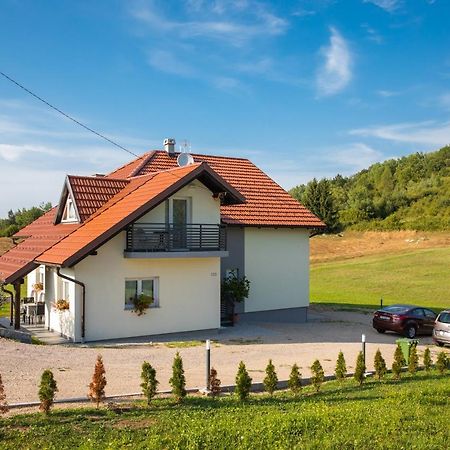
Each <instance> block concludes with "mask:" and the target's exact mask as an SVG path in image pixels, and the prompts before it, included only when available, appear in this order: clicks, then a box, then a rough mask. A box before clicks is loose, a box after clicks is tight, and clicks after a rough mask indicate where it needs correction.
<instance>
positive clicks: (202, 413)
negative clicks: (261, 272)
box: [0, 373, 450, 450]
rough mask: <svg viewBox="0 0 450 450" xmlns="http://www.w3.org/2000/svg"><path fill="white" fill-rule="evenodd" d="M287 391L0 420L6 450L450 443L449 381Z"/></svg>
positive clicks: (431, 378)
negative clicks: (243, 399) (240, 398)
mask: <svg viewBox="0 0 450 450" xmlns="http://www.w3.org/2000/svg"><path fill="white" fill-rule="evenodd" d="M306 391H307V393H303V394H302V395H301V396H300V397H298V398H295V397H294V396H292V395H291V394H289V393H286V392H283V393H278V394H276V395H275V396H274V397H273V398H270V397H268V396H267V395H258V396H252V398H251V399H250V400H249V401H248V402H247V403H244V404H242V403H240V402H238V401H237V400H235V399H234V398H230V397H225V398H221V399H219V400H214V399H210V398H200V397H191V398H187V399H186V402H185V404H184V405H181V406H177V405H175V404H174V403H173V401H172V400H170V399H164V400H156V401H155V403H154V406H153V407H152V408H150V409H145V408H144V407H142V406H141V405H140V404H139V405H136V404H135V405H134V406H131V407H128V408H123V409H116V410H107V409H104V408H102V409H100V410H96V409H93V408H90V409H71V410H58V411H55V412H54V413H52V414H51V415H50V416H49V417H44V416H42V415H40V414H32V415H23V416H16V417H12V418H9V419H3V420H1V419H0V448H3V449H17V448H29V449H34V448H36V449H37V448H46V449H58V450H60V449H65V448H83V449H103V448H111V449H112V448H133V449H147V448H148V449H161V448H164V449H169V448H170V449H175V448H177V449H215V450H216V449H233V448H236V449H246V448H248V449H250V448H251V449H255V448H256V449H272V448H277V449H295V448H308V449H350V448H351V449H374V448H383V449H398V448H415V449H444V448H447V446H448V442H449V439H450V435H449V433H450V431H449V427H448V425H449V423H450V400H449V398H450V377H449V376H448V375H447V376H445V375H444V376H439V375H437V374H435V373H433V374H432V375H427V374H425V373H419V374H418V375H416V377H415V378H411V377H405V378H403V379H402V380H401V381H400V382H394V381H386V382H382V383H380V382H377V381H369V382H367V384H366V385H364V386H363V387H362V388H359V387H356V386H355V384H354V382H353V381H347V382H346V383H345V384H344V386H343V387H342V388H341V387H339V386H338V385H337V384H336V382H332V383H329V384H327V385H325V386H324V391H323V392H322V393H320V394H316V395H311V391H310V390H309V389H307V390H306Z"/></svg>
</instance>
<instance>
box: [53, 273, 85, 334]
mask: <svg viewBox="0 0 450 450" xmlns="http://www.w3.org/2000/svg"><path fill="white" fill-rule="evenodd" d="M60 270H61V267H59V266H57V267H56V275H58V277H60V278H62V279H64V280H67V281H71V282H72V283H75V284H77V285H78V286H80V287H81V340H82V342H84V337H85V329H86V325H85V311H86V285H85V284H84V283H82V282H81V281H79V280H75V279H73V278H70V277H68V276H66V275H63V274H62V273H61V272H60Z"/></svg>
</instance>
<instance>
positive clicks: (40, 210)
mask: <svg viewBox="0 0 450 450" xmlns="http://www.w3.org/2000/svg"><path fill="white" fill-rule="evenodd" d="M51 208H52V204H51V203H41V204H40V205H39V206H33V207H32V208H22V209H18V210H17V211H16V212H14V211H13V210H10V211H9V212H8V217H7V218H6V219H0V237H9V236H12V235H13V234H15V233H17V232H18V231H19V230H20V229H21V228H23V227H25V226H26V225H28V224H30V223H31V222H33V221H34V220H36V219H37V218H39V217H41V216H42V215H43V214H45V213H46V212H47V211H49V210H50V209H51Z"/></svg>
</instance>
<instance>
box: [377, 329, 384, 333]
mask: <svg viewBox="0 0 450 450" xmlns="http://www.w3.org/2000/svg"><path fill="white" fill-rule="evenodd" d="M377 331H378V333H380V334H383V333H386V330H382V329H380V328H377Z"/></svg>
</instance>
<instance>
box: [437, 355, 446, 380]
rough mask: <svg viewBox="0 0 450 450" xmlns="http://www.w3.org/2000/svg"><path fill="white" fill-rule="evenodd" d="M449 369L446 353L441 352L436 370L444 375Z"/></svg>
mask: <svg viewBox="0 0 450 450" xmlns="http://www.w3.org/2000/svg"><path fill="white" fill-rule="evenodd" d="M447 368H448V360H447V355H446V354H445V352H439V353H438V356H437V359H436V369H437V370H438V372H439V373H440V374H441V375H443V374H444V373H445V371H446V370H447Z"/></svg>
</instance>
